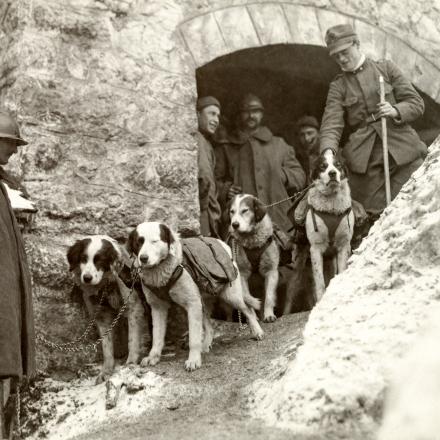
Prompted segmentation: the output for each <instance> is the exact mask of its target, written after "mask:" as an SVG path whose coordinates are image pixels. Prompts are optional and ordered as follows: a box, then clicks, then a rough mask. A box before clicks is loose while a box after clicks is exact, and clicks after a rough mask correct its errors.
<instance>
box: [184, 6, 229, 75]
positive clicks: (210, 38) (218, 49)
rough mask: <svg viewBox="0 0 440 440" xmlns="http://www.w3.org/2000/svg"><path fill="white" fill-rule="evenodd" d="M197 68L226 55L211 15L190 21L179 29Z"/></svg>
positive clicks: (225, 47)
mask: <svg viewBox="0 0 440 440" xmlns="http://www.w3.org/2000/svg"><path fill="white" fill-rule="evenodd" d="M180 29H181V32H182V35H183V37H184V39H185V41H186V44H187V45H188V47H189V50H190V52H191V54H192V56H193V58H194V61H195V63H196V65H197V67H199V66H202V65H203V64H206V63H208V62H209V61H212V60H213V59H214V58H217V57H218V56H220V55H223V54H226V53H228V48H227V46H226V43H225V41H224V39H223V36H222V34H221V31H220V28H219V26H218V23H217V21H216V19H215V17H214V15H213V14H206V15H202V16H200V17H197V18H195V19H193V20H190V21H188V22H186V23H184V24H182V25H181V27H180Z"/></svg>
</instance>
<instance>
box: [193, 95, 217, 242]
mask: <svg viewBox="0 0 440 440" xmlns="http://www.w3.org/2000/svg"><path fill="white" fill-rule="evenodd" d="M196 109H197V120H198V131H197V132H196V133H195V138H196V141H197V146H198V166H199V175H198V181H199V202H200V232H201V234H202V235H204V236H207V237H219V226H220V224H219V223H220V217H221V209H220V204H219V202H218V200H217V187H216V181H215V177H214V168H215V153H214V148H213V146H212V143H211V142H212V137H213V136H214V134H215V132H216V131H217V128H218V126H219V122H220V111H221V106H220V102H219V101H218V99H216V98H214V97H213V96H204V97H202V98H199V99H198V100H197V108H196Z"/></svg>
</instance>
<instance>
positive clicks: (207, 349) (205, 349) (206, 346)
mask: <svg viewBox="0 0 440 440" xmlns="http://www.w3.org/2000/svg"><path fill="white" fill-rule="evenodd" d="M211 348H212V341H211V342H209V343H208V342H206V343H205V342H204V343H203V344H202V353H209V352H210V351H211Z"/></svg>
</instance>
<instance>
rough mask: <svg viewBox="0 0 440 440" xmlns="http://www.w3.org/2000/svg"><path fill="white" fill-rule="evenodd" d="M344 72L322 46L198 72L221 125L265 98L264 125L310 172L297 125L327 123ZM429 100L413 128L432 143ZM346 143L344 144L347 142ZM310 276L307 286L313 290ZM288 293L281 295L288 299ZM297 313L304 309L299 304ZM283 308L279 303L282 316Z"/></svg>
mask: <svg viewBox="0 0 440 440" xmlns="http://www.w3.org/2000/svg"><path fill="white" fill-rule="evenodd" d="M338 72H339V68H338V66H337V65H336V63H335V62H334V61H333V60H332V59H331V58H330V57H329V56H328V52H327V49H326V48H324V47H321V46H312V45H292V44H280V45H273V46H264V47H259V48H251V49H245V50H241V51H237V52H234V53H231V54H229V55H225V56H222V57H219V58H217V59H214V60H213V61H211V62H209V63H208V64H206V65H204V66H202V67H200V68H198V69H197V71H196V79H197V93H198V96H199V97H202V96H207V95H213V96H215V97H216V98H217V99H218V100H219V101H220V103H221V105H222V116H221V124H222V125H223V126H224V128H225V129H226V131H230V130H232V129H233V128H234V123H235V120H236V118H237V115H238V112H237V109H238V106H239V102H240V99H241V98H242V97H243V96H244V95H245V94H247V93H253V94H255V95H257V96H259V97H260V98H261V99H262V101H263V104H264V106H265V113H264V123H265V125H267V126H268V127H269V128H270V129H271V131H272V132H273V133H274V134H275V135H277V136H281V137H283V138H284V139H285V140H286V142H287V143H288V144H290V145H292V146H294V147H295V151H296V155H297V157H298V159H299V161H300V162H301V164H302V165H303V167H304V168H305V169H307V168H308V160H307V158H306V152H305V151H301V148H300V146H299V145H300V144H299V142H298V139H297V137H296V133H295V122H296V121H297V120H298V118H299V117H301V116H302V115H304V114H309V115H313V116H315V117H316V118H317V119H318V121H319V122H320V121H321V118H322V114H323V111H324V107H325V102H326V97H327V92H328V88H329V84H330V82H331V81H332V79H333V78H334V77H335V76H336V75H337V74H338ZM418 91H419V93H420V94H421V96H422V97H423V99H424V101H425V114H424V116H423V117H421V118H420V119H419V120H417V121H416V122H415V123H414V124H412V125H413V127H414V128H415V129H416V131H417V132H418V133H419V135H420V137H421V138H422V139H423V140H424V141H425V143H427V144H428V145H430V144H431V143H432V142H433V141H434V139H435V138H436V137H437V136H438V134H439V133H440V104H438V103H436V102H435V101H434V100H433V99H432V98H431V97H429V96H428V95H426V94H425V93H423V92H421V91H420V90H418ZM342 142H343V140H342ZM311 283H312V279H311V274H310V273H309V274H305V279H304V288H305V289H306V290H309V289H310V288H311ZM282 296H283V293H281V298H280V299H282ZM298 308H299V309H297V310H292V311H301V309H302V310H304V308H303V304H298ZM280 309H282V304H279V309H278V314H279V312H280V311H281V310H280Z"/></svg>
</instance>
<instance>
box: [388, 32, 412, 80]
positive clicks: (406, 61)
mask: <svg viewBox="0 0 440 440" xmlns="http://www.w3.org/2000/svg"><path fill="white" fill-rule="evenodd" d="M385 58H387V59H390V60H393V61H394V62H395V63H396V64H397V65H398V66H399V67H400V68H401V69H402V72H403V73H404V74H405V75H406V76H407V77H408V78H411V77H412V75H413V71H414V66H415V62H416V58H417V53H416V52H414V51H413V50H411V48H410V47H409V46H408V45H407V44H406V43H405V42H404V41H402V40H401V39H400V38H397V37H395V36H393V35H391V34H388V35H387V45H386V51H385Z"/></svg>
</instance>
